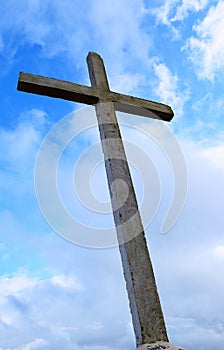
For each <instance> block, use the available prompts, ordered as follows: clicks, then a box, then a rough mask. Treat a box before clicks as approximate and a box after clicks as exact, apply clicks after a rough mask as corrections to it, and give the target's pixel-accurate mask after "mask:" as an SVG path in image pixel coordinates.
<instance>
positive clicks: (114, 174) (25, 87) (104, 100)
mask: <svg viewBox="0 0 224 350" xmlns="http://www.w3.org/2000/svg"><path fill="white" fill-rule="evenodd" d="M87 63H88V69H89V76H90V80H91V87H87V86H82V85H78V84H74V83H70V82H65V81H60V80H57V79H52V78H50V79H49V78H44V77H39V76H36V75H32V74H26V73H21V74H20V78H19V83H18V89H19V90H22V91H26V92H33V93H36V94H40V95H47V96H52V97H57V98H63V99H66V100H71V101H76V102H81V103H86V104H92V105H95V108H96V114H97V119H98V124H99V130H100V136H101V142H102V148H103V153H104V157H105V166H106V172H107V178H108V184H109V189H110V195H111V202H112V207H113V215H114V221H115V225H116V230H117V237H118V242H119V248H120V253H121V259H122V265H123V271H124V277H125V281H126V286H127V291H128V296H129V303H130V309H131V314H132V320H133V326H134V330H135V336H136V344H137V346H138V345H140V344H147V343H151V344H152V343H153V342H156V341H158V340H160V341H168V338H167V334H166V328H165V323H164V319H163V313H162V308H161V305H160V300H159V296H158V291H157V287H156V282H155V277H154V273H153V268H152V263H151V260H150V256H149V252H148V249H147V245H146V240H145V234H144V229H143V225H142V221H141V217H140V214H139V210H138V204H137V200H136V196H135V192H134V188H133V185H132V180H131V175H130V171H129V166H128V162H127V159H126V156H125V151H124V147H123V142H122V139H121V134H120V130H119V125H118V122H117V118H116V113H115V110H116V109H117V110H120V111H123V112H128V113H133V114H138V115H142V116H148V117H151V118H160V119H162V120H165V121H170V120H171V119H172V117H173V111H172V109H171V108H170V107H169V106H166V105H163V104H160V103H157V102H153V101H148V100H144V99H140V98H136V97H133V96H127V95H123V94H118V93H115V92H113V91H111V90H110V88H109V83H108V80H107V75H106V70H105V67H104V63H103V60H102V58H101V57H100V56H99V55H98V54H96V53H94V52H90V53H89V54H88V57H87ZM126 195H128V196H127V198H126ZM124 198H126V199H125V201H124V203H123V199H124ZM163 344H165V343H163ZM163 344H162V343H161V344H160V345H158V344H155V345H147V346H146V348H139V349H141V350H143V349H145V350H150V349H151V350H153V349H154V350H159V349H160V348H161V349H166V348H164V347H162V346H164V345H163ZM167 344H168V343H167ZM152 346H154V348H153V347H152ZM155 346H156V347H155ZM158 346H160V348H158ZM167 349H169V348H167ZM170 349H172V348H170ZM177 349H178V348H177Z"/></svg>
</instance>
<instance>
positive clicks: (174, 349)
mask: <svg viewBox="0 0 224 350" xmlns="http://www.w3.org/2000/svg"><path fill="white" fill-rule="evenodd" d="M137 350H187V349H183V348H182V347H180V346H176V345H173V344H170V343H167V342H156V343H153V344H144V345H140V346H138V347H137Z"/></svg>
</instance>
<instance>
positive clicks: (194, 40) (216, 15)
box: [184, 1, 224, 80]
mask: <svg viewBox="0 0 224 350" xmlns="http://www.w3.org/2000/svg"><path fill="white" fill-rule="evenodd" d="M223 27H224V2H223V1H219V2H218V4H217V5H216V6H212V7H211V8H210V9H209V11H208V13H207V14H206V16H205V18H204V19H203V20H202V21H200V22H199V23H198V24H197V25H195V26H194V27H193V29H194V31H195V33H196V35H195V36H191V37H190V38H189V40H188V42H187V45H186V46H185V48H184V49H185V50H188V56H189V59H190V60H191V61H192V63H193V64H194V66H195V68H196V74H197V75H198V77H199V78H201V79H209V80H214V78H215V77H217V76H218V74H219V72H220V71H222V70H223V68H224V60H223V57H224V41H223V35H222V32H223Z"/></svg>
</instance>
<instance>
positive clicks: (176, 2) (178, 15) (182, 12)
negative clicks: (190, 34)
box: [153, 0, 209, 26]
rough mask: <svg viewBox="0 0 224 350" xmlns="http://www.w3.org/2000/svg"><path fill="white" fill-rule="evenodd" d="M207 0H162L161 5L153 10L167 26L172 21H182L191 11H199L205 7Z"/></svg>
mask: <svg viewBox="0 0 224 350" xmlns="http://www.w3.org/2000/svg"><path fill="white" fill-rule="evenodd" d="M208 3H209V0H182V1H181V0H164V3H163V5H162V6H160V7H158V8H156V9H154V10H153V13H154V14H155V15H156V17H157V19H158V20H159V21H161V22H162V23H163V24H166V25H168V26H171V25H172V22H177V21H182V20H184V19H185V18H187V17H188V16H189V14H190V13H191V12H199V11H201V10H203V9H205V8H206V6H207V4H208Z"/></svg>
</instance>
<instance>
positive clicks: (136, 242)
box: [87, 53, 168, 345]
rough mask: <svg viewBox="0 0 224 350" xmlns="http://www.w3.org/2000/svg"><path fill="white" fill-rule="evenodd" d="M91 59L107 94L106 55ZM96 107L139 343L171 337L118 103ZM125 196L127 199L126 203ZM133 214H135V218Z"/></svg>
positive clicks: (96, 81)
mask: <svg viewBox="0 0 224 350" xmlns="http://www.w3.org/2000/svg"><path fill="white" fill-rule="evenodd" d="M87 63H88V68H89V75H90V80H91V84H92V87H93V88H97V89H99V90H101V93H100V94H101V96H103V93H105V94H107V93H108V91H109V84H108V81H107V77H106V72H105V68H104V64H103V61H102V59H101V58H100V56H99V55H96V54H94V53H90V54H89V55H88V57H87ZM95 108H96V113H97V119H98V123H99V130H100V136H101V141H102V148H103V153H104V157H105V166H106V172H107V179H108V184H109V190H110V195H111V202H112V208H113V215H114V220H115V225H116V230H117V236H118V241H119V248H120V253H121V259H122V265H123V271H124V277H125V281H126V286H127V291H128V297H129V303H130V309H131V314H132V319H133V326H134V331H135V335H136V343H137V345H141V344H146V343H153V342H155V341H168V337H167V333H166V328H165V323H164V318H163V313H162V308H161V305H160V300H159V296H158V292H157V287H156V282H155V277H154V273H153V268H152V264H151V260H150V257H149V252H148V249H147V245H146V240H145V234H144V229H143V225H142V221H141V217H140V214H139V209H138V204H137V200H136V195H135V191H134V188H133V184H132V179H131V174H130V170H129V166H128V162H127V159H126V155H125V151H124V146H123V142H122V139H121V133H120V130H119V125H118V122H117V118H116V114H115V109H114V105H113V103H112V102H108V101H107V102H104V101H101V100H99V102H98V103H97V104H96V105H95ZM124 198H126V200H125V202H124V203H123V199H124ZM132 217H135V220H134V221H133V220H131V218H132ZM130 238H132V239H130Z"/></svg>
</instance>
